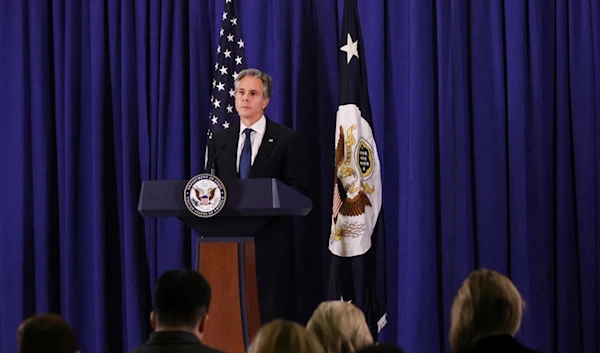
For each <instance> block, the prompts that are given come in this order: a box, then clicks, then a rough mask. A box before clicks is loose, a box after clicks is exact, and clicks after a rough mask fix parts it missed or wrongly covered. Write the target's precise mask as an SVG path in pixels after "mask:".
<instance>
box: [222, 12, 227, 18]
mask: <svg viewBox="0 0 600 353" xmlns="http://www.w3.org/2000/svg"><path fill="white" fill-rule="evenodd" d="M226 18H227V12H225V11H223V19H226Z"/></svg>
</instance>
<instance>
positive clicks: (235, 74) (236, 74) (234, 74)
mask: <svg viewBox="0 0 600 353" xmlns="http://www.w3.org/2000/svg"><path fill="white" fill-rule="evenodd" d="M231 76H233V79H234V80H235V78H236V77H237V76H238V73H237V71H234V72H233V73H232V74H231Z"/></svg>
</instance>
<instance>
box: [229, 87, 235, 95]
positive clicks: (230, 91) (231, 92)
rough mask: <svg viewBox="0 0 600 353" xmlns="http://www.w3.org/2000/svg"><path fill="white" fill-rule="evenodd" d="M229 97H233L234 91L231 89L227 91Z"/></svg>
mask: <svg viewBox="0 0 600 353" xmlns="http://www.w3.org/2000/svg"><path fill="white" fill-rule="evenodd" d="M229 96H230V97H235V90H234V89H233V88H232V89H230V90H229Z"/></svg>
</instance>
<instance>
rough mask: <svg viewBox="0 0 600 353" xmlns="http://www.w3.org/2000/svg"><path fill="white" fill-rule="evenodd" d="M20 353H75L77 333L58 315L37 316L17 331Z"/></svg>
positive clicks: (26, 321)
mask: <svg viewBox="0 0 600 353" xmlns="http://www.w3.org/2000/svg"><path fill="white" fill-rule="evenodd" d="M17 341H18V343H19V352H20V353H39V352H44V353H74V352H75V351H76V349H75V332H73V329H72V328H71V325H69V324H68V323H67V322H66V321H65V320H64V319H63V318H62V317H60V316H58V315H56V314H43V315H36V316H32V317H30V318H28V319H27V320H25V321H24V322H23V323H22V324H21V325H20V326H19V329H18V331H17Z"/></svg>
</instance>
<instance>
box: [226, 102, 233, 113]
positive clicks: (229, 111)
mask: <svg viewBox="0 0 600 353" xmlns="http://www.w3.org/2000/svg"><path fill="white" fill-rule="evenodd" d="M225 109H227V113H232V114H233V107H232V106H231V104H227V107H226V108H225Z"/></svg>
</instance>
